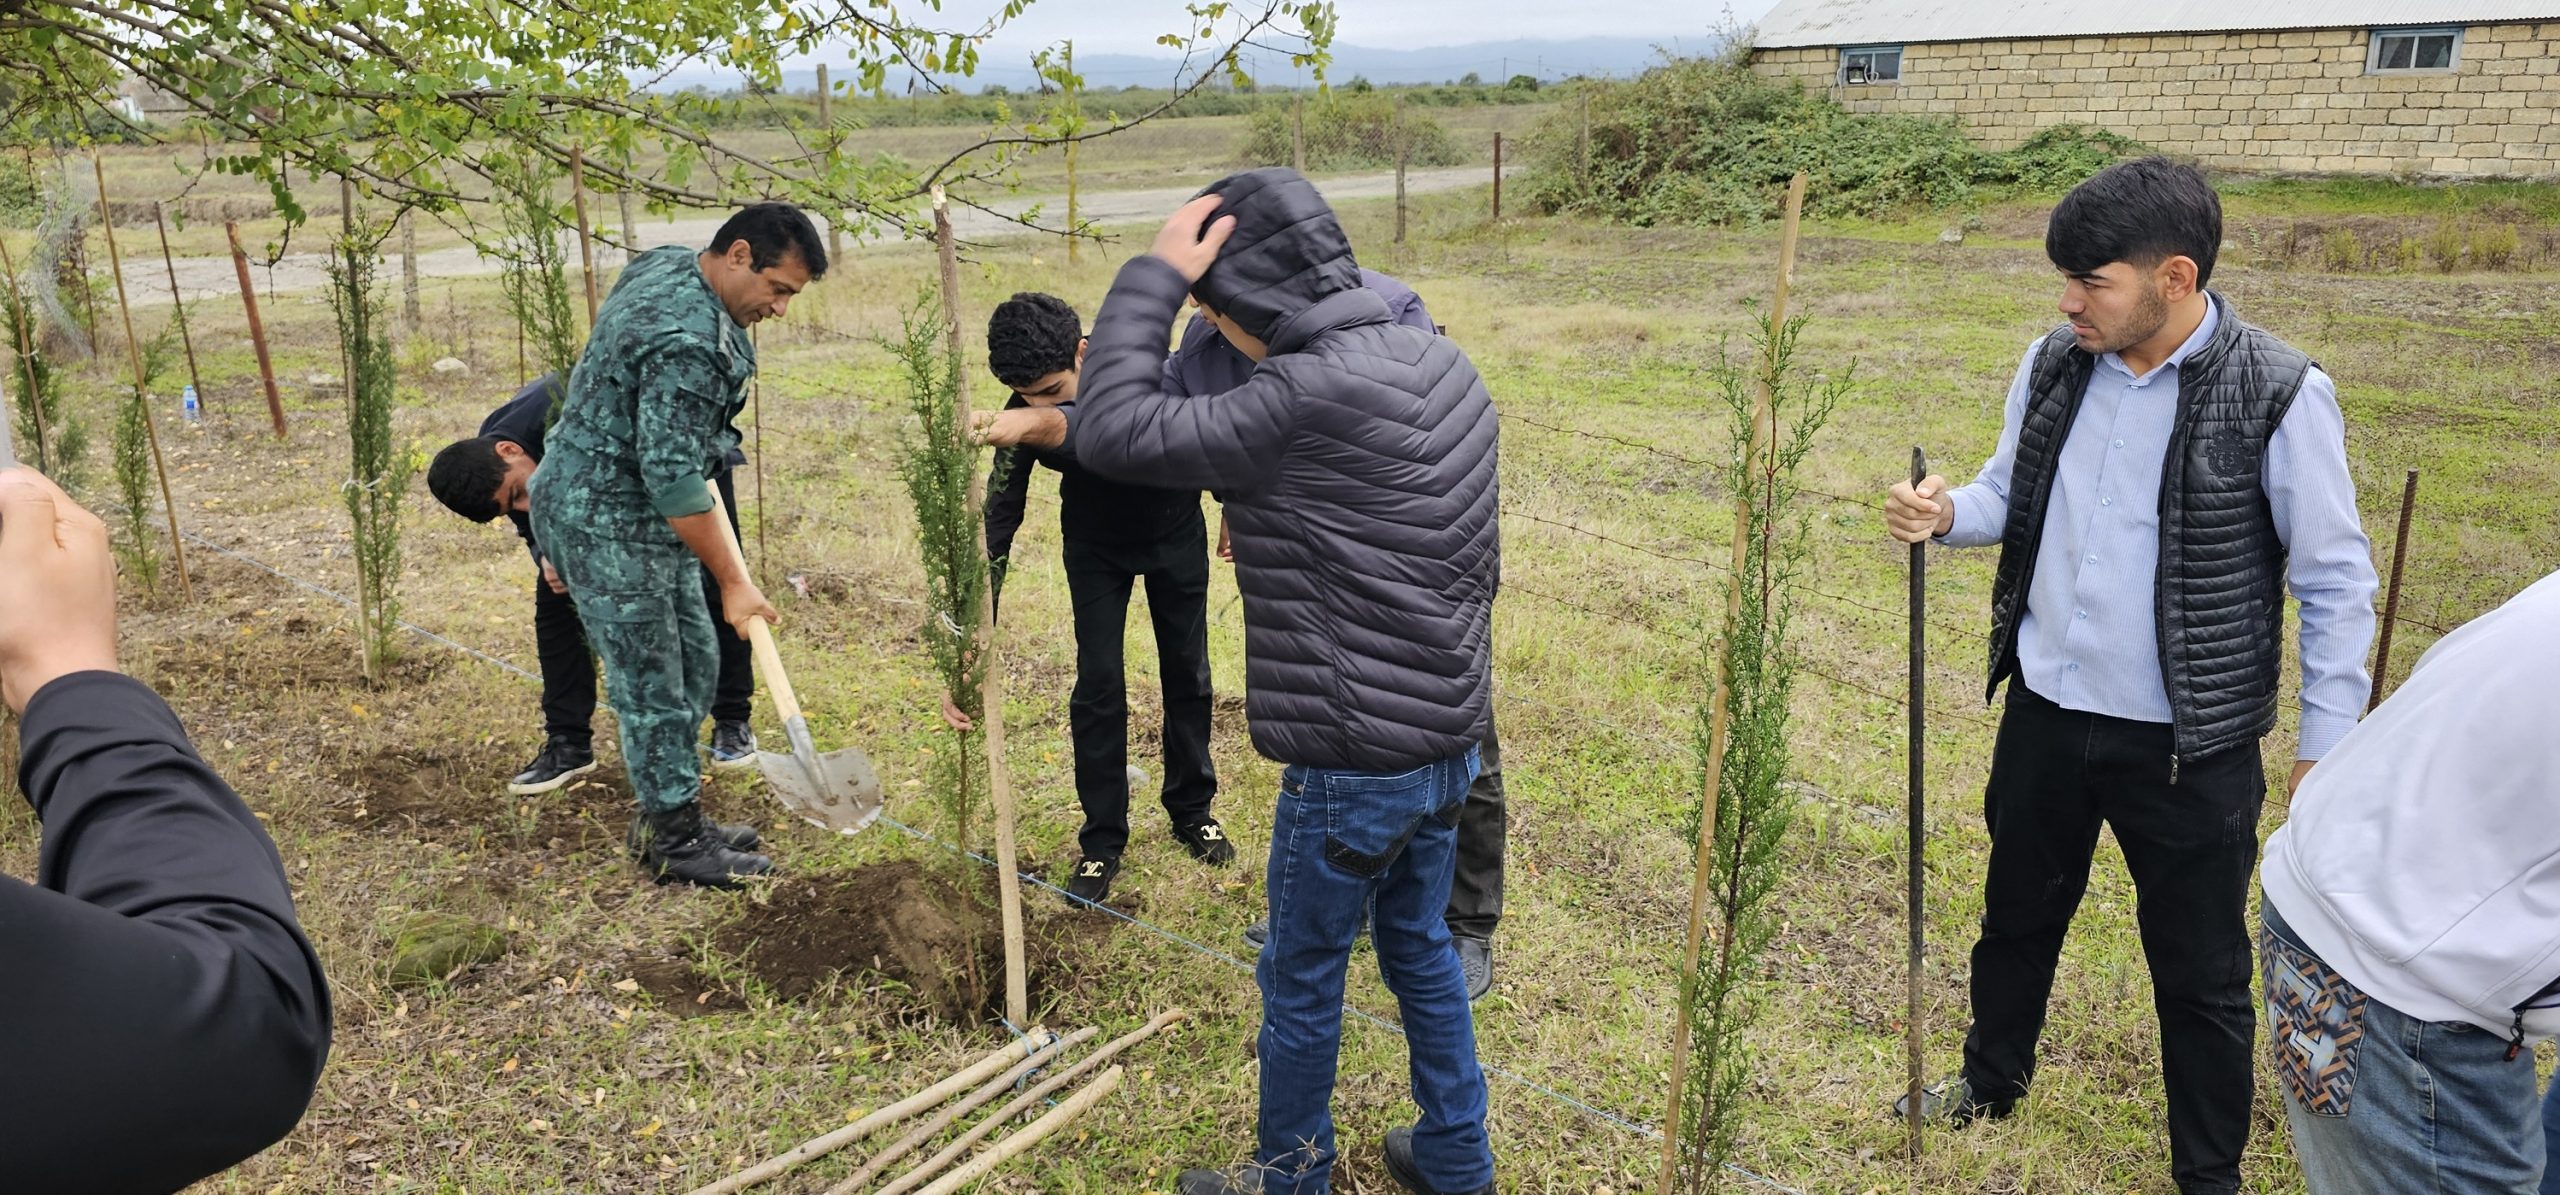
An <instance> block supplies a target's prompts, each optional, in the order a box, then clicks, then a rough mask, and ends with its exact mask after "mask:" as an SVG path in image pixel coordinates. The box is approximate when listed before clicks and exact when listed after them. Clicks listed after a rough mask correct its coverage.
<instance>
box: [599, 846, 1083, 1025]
mask: <svg viewBox="0 0 2560 1195" xmlns="http://www.w3.org/2000/svg"><path fill="white" fill-rule="evenodd" d="M969 880H970V882H969V884H968V886H967V887H966V888H964V887H963V886H962V884H961V883H959V882H957V881H955V879H954V878H953V877H952V876H951V875H949V874H947V873H945V872H942V871H939V870H936V869H934V868H931V867H927V866H925V865H924V864H923V863H921V862H919V861H916V860H912V859H900V860H893V861H890V862H885V863H875V864H871V865H869V866H867V867H863V868H860V869H858V870H856V871H854V872H851V873H850V874H846V875H840V876H824V877H817V878H812V879H788V880H784V881H782V882H781V883H779V884H776V885H774V887H773V888H772V889H771V890H770V891H769V892H768V893H766V894H765V895H764V897H762V898H761V899H759V900H758V901H757V902H756V903H755V904H754V905H753V906H751V907H750V908H748V909H747V910H746V912H745V913H744V914H743V915H741V916H740V917H739V918H738V919H737V920H735V921H732V922H730V923H729V924H728V925H726V926H723V927H721V928H720V929H719V930H717V931H716V932H714V934H713V935H712V939H711V941H712V946H713V948H714V949H715V950H717V951H718V952H719V953H720V954H721V955H723V956H725V957H727V958H731V959H735V960H737V962H738V965H739V966H740V967H741V968H743V969H744V970H745V971H746V973H747V974H749V975H752V976H754V977H755V979H756V980H757V981H758V982H759V983H761V984H763V985H764V986H765V988H766V989H767V990H769V991H770V992H772V993H773V995H774V996H776V997H777V998H779V999H782V1000H786V1001H798V1000H807V999H810V998H813V997H816V996H819V995H821V994H822V993H825V992H827V991H829V990H830V989H833V988H836V987H839V986H845V987H858V988H860V989H862V990H864V991H865V992H867V993H870V994H876V995H882V996H888V997H890V998H892V999H895V1000H899V1001H901V1002H903V1003H905V1004H906V1005H907V1006H908V1007H909V1008H911V1009H913V1010H914V1011H915V1012H917V1013H921V1014H925V1015H929V1016H932V1017H936V1018H939V1019H942V1020H944V1021H949V1022H954V1023H961V1024H970V1023H976V1022H981V1021H987V1020H992V1019H995V1018H997V1017H998V1016H1000V1015H1001V1014H1002V1012H1003V1006H1004V935H1003V928H1002V922H1001V919H1000V917H999V915H998V912H997V904H996V893H995V887H994V879H993V877H992V876H990V875H986V874H985V873H978V874H975V875H972V876H970V877H969ZM1028 913H1029V915H1028V917H1027V924H1026V925H1025V936H1026V937H1027V938H1028V943H1027V945H1026V960H1025V961H1026V963H1027V965H1028V967H1029V971H1030V975H1029V985H1030V992H1031V1002H1032V1005H1033V1007H1034V1008H1035V1009H1042V1010H1045V1009H1046V1008H1049V1007H1053V1006H1055V1005H1056V1004H1058V1003H1060V1002H1062V1001H1063V1000H1065V999H1066V998H1068V997H1070V996H1072V995H1074V994H1075V993H1077V992H1080V991H1082V990H1084V988H1085V987H1086V985H1087V983H1088V982H1089V979H1090V977H1091V974H1092V967H1091V960H1093V959H1094V958H1095V957H1097V956H1099V955H1100V954H1101V953H1102V952H1103V951H1104V950H1105V949H1107V945H1106V944H1107V943H1108V941H1109V940H1110V938H1111V935H1112V931H1113V929H1114V928H1115V926H1116V925H1117V923H1116V922H1114V921H1112V920H1110V919H1107V918H1103V917H1097V916H1091V915H1083V916H1079V915H1076V914H1074V913H1071V912H1066V911H1040V910H1036V909H1034V910H1028ZM628 967H629V971H630V974H631V977H632V978H634V979H636V980H638V981H639V983H640V986H642V987H644V988H646V989H648V990H649V991H650V992H651V993H652V994H654V995H656V996H657V997H658V998H659V999H660V1000H661V1001H662V1002H664V1003H665V1004H666V1005H667V1007H668V1008H670V1009H671V1010H673V1011H674V1012H676V1013H677V1014H678V1015H680V1016H700V1015H703V1014H705V1013H712V1012H722V1011H728V1010H731V1009H736V1008H741V1007H743V1006H744V1005H743V1002H742V1001H741V1000H740V999H739V998H738V995H737V993H736V992H735V991H734V990H732V989H731V988H730V987H729V985H726V984H724V983H722V982H721V981H720V980H719V979H717V978H715V977H713V976H712V975H710V974H709V973H707V972H706V971H705V970H704V969H703V968H702V967H701V966H700V965H699V962H698V960H697V959H695V958H694V957H692V955H691V952H690V950H689V949H688V948H684V947H677V948H672V949H669V950H667V951H664V952H661V953H659V954H656V955H650V956H641V957H635V958H633V959H632V960H631V961H630V963H629V964H628ZM1034 1019H1035V1020H1037V1019H1039V1018H1037V1017H1035V1018H1034Z"/></svg>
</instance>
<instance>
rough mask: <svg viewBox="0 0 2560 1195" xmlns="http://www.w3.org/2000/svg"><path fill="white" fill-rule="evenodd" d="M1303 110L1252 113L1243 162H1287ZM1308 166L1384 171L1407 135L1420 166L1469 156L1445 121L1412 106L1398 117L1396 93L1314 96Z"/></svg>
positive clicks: (1406, 141)
mask: <svg viewBox="0 0 2560 1195" xmlns="http://www.w3.org/2000/svg"><path fill="white" fill-rule="evenodd" d="M1297 119H1298V113H1296V112H1294V111H1292V110H1291V109H1290V108H1289V107H1285V106H1272V107H1266V108H1263V109H1261V110H1259V111H1256V112H1255V113H1254V114H1253V122H1252V123H1251V124H1250V125H1248V126H1247V127H1246V130H1245V142H1244V155H1243V156H1244V161H1245V163H1246V164H1247V165H1251V166H1287V165H1290V164H1291V159H1292V158H1293V157H1294V156H1295V153H1296V137H1297V129H1296V128H1295V122H1296V121H1297ZM1305 119H1306V144H1307V169H1309V170H1379V169H1384V168H1386V167H1389V166H1393V165H1395V164H1396V148H1397V139H1398V138H1399V137H1401V138H1403V140H1404V144H1405V145H1406V146H1407V147H1409V149H1410V151H1411V157H1410V158H1408V159H1407V161H1408V162H1409V163H1410V164H1412V165H1415V166H1455V165H1457V164H1458V163H1460V162H1463V161H1465V160H1466V156H1465V155H1464V154H1462V153H1460V152H1459V151H1458V147H1457V143H1456V142H1454V141H1452V140H1450V138H1449V130H1447V129H1445V128H1443V127H1441V125H1440V122H1439V121H1436V120H1433V119H1432V118H1430V117H1428V116H1424V115H1422V114H1420V113H1418V112H1414V111H1412V110H1410V109H1407V110H1406V111H1405V112H1404V113H1403V116H1402V119H1401V122H1399V120H1398V116H1397V112H1396V102H1395V99H1394V97H1392V96H1389V95H1386V94H1383V93H1380V92H1374V91H1372V92H1363V93H1359V94H1353V95H1342V94H1329V95H1321V96H1313V97H1309V99H1308V100H1307V102H1306V107H1305Z"/></svg>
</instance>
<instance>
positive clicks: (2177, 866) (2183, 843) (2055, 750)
mask: <svg viewBox="0 0 2560 1195" xmlns="http://www.w3.org/2000/svg"><path fill="white" fill-rule="evenodd" d="M2221 243H2222V205H2221V201H2220V199H2219V198H2218V197H2217V196H2216V195H2215V194H2214V192H2213V188H2212V187H2211V186H2210V185H2209V184H2207V183H2206V182H2205V180H2204V177H2203V176H2202V175H2201V174H2199V173H2198V172H2197V171H2195V170H2194V169H2193V168H2191V167H2186V166H2180V165H2175V164H2172V163H2170V162H2168V161H2166V160H2164V159H2160V158H2146V159H2142V160H2139V161H2133V162H2125V163H2121V164H2118V165H2116V166H2112V167H2109V168H2108V169H2106V170H2105V171H2102V172H2100V173H2099V174H2098V175H2096V176H2095V177H2093V178H2091V179H2089V180H2088V181H2087V182H2085V183H2082V184H2081V185H2080V186H2079V187H2077V188H2075V189H2074V190H2073V191H2072V192H2071V194H2070V195H2069V196H2067V197H2065V198H2064V199H2063V201H2062V204H2061V206H2059V207H2057V208H2056V209H2054V213H2053V219H2052V223H2051V225H2050V227H2049V228H2048V230H2047V231H2046V234H2045V253H2046V256H2048V257H2049V258H2051V259H2052V261H2053V264H2054V267H2055V268H2056V269H2057V270H2060V271H2061V273H2062V275H2063V286H2062V302H2061V310H2062V314H2063V315H2064V316H2065V317H2066V318H2067V319H2068V320H2069V321H2070V322H2069V323H2068V324H2067V325H2065V326H2063V327H2061V328H2057V329H2055V330H2054V331H2053V332H2052V333H2051V334H2050V335H2047V336H2044V337H2042V338H2040V339H2038V340H2037V341H2036V342H2035V343H2034V344H2032V345H2030V346H2029V347H2028V349H2027V353H2026V357H2025V359H2024V360H2022V361H2020V362H2019V364H2018V372H2017V376H2016V380H2015V381H2014V382H2012V383H2011V385H2010V388H2009V399H2008V406H2007V413H2006V416H2005V419H2004V422H2003V425H2002V428H2001V433H2000V443H1999V446H1998V449H1997V450H1996V451H1995V452H1994V454H1993V455H1992V457H1991V461H1990V463H1989V464H1987V465H1985V466H1983V469H1982V473H1981V475H1980V476H1978V477H1976V478H1975V479H1974V481H1973V483H1972V484H1970V485H1967V486H1964V487H1962V488H1959V489H1955V490H1949V489H1948V488H1947V486H1946V482H1945V479H1943V478H1939V477H1930V478H1928V479H1926V480H1925V481H1923V482H1921V483H1920V484H1919V485H1918V486H1916V487H1915V486H1913V485H1911V484H1910V483H1909V482H1901V483H1897V484H1896V485H1894V486H1893V488H1892V491H1891V493H1890V495H1889V498H1888V501H1887V504H1886V521H1887V523H1888V524H1889V526H1890V528H1891V530H1892V533H1893V535H1894V537H1895V538H1897V539H1900V540H1902V541H1904V542H1908V543H1917V542H1919V541H1921V540H1923V539H1929V538H1932V537H1934V538H1935V540H1936V542H1938V543H1941V544H1946V545H1949V546H1954V547H1974V546H1986V545H1990V544H1995V543H1996V544H1999V545H2000V564H1999V571H1998V574H1997V581H1996V582H1995V585H1994V588H1993V593H1992V612H1991V681H1990V683H1991V687H1992V689H1993V690H1995V691H1996V689H1997V688H1998V686H1999V683H2000V682H2001V681H2003V680H2007V681H2009V682H2010V684H2009V696H2008V705H2007V708H2006V710H2005V712H2004V713H2003V715H2002V717H2001V722H2000V734H1999V739H1998V741H1997V743H1996V745H1995V746H1994V747H1993V750H1992V759H1991V778H1990V782H1989V784H1988V786H1987V788H1986V791H1985V793H1984V802H1983V803H1984V816H1985V818H1986V820H1987V821H1988V822H1989V825H1990V832H1991V862H1990V867H1989V873H1988V875H1987V876H1986V878H1985V882H1984V893H1983V906H1984V908H1983V916H1982V936H1981V938H1980V940H1979V941H1978V942H1976V944H1975V945H1974V948H1973V980H1972V986H1973V1027H1972V1031H1971V1032H1970V1033H1969V1034H1967V1035H1966V1037H1965V1047H1964V1071H1963V1073H1962V1074H1961V1075H1960V1076H1958V1077H1956V1078H1954V1079H1950V1080H1949V1081H1948V1082H1946V1083H1945V1084H1943V1085H1941V1086H1940V1087H1938V1088H1936V1089H1933V1090H1932V1091H1931V1093H1930V1098H1929V1100H1928V1101H1927V1106H1926V1108H1925V1109H1924V1110H1926V1111H1928V1112H1930V1113H1931V1114H1933V1115H1943V1116H1946V1117H1948V1118H1951V1119H1952V1120H1954V1121H1955V1122H1956V1123H1958V1124H1963V1123H1969V1122H1970V1121H1972V1120H1973V1119H1975V1118H1977V1117H1983V1116H1988V1117H1993V1118H1997V1117H2001V1116H2006V1115H2008V1114H2009V1112H2010V1110H2011V1109H2012V1108H2013V1107H2014V1105H2015V1103H2016V1101H2017V1099H2018V1097H2020V1096H2022V1095H2024V1094H2026V1090H2027V1084H2028V1080H2029V1079H2030V1078H2031V1077H2032V1076H2033V1074H2034V1071H2035V1048H2036V1038H2037V1035H2038V1034H2039V1033H2040V1032H2041V1031H2042V1029H2043V1027H2044V1019H2045V1003H2046V1000H2047V997H2048V996H2049V995H2050V994H2051V991H2052V987H2053V974H2054V964H2055V961H2056V960H2057V959H2058V958H2059V956H2060V954H2061V950H2062V939H2063V934H2064V932H2065V931H2066V930H2068V929H2069V927H2070V924H2071V917H2072V914H2073V912H2074V911H2075V910H2076V909H2077V908H2078V907H2079V903H2080V897H2081V894H2082V893H2083V892H2084V891H2085V890H2086V889H2087V886H2088V878H2089V863H2090V858H2091V855H2092V852H2093V851H2094V850H2095V848H2096V845H2097V839H2098V828H2099V826H2100V825H2101V824H2102V823H2103V824H2105V825H2106V826H2108V827H2110V828H2112V829H2113V830H2114V831H2115V836H2116V841H2117V843H2118V844H2119V845H2120V846H2121V847H2122V848H2123V850H2124V856H2125V864H2126V867H2127V869H2128V870H2129V871H2130V872H2131V873H2132V876H2133V882H2134V888H2135V891H2136V892H2137V893H2138V895H2139V911H2138V916H2139V919H2140V923H2141V928H2142V946H2143V953H2144V956H2145V958H2146V959H2147V960H2148V962H2149V964H2150V969H2151V982H2152V988H2153V1006H2154V1010H2155V1012H2156V1014H2157V1016H2158V1017H2159V1022H2160V1048H2161V1057H2162V1070H2163V1072H2164V1076H2165V1079H2166V1085H2167V1090H2168V1104H2169V1108H2168V1112H2169V1153H2170V1169H2171V1173H2172V1176H2173V1177H2174V1178H2175V1179H2176V1181H2177V1185H2178V1190H2179V1191H2180V1192H2181V1195H2227V1193H2229V1192H2236V1191H2238V1190H2239V1182H2240V1169H2239V1167H2240V1154H2241V1149H2242V1147H2243V1146H2244V1145H2246V1144H2247V1141H2248V1136H2249V1118H2250V1099H2251V1097H2252V1095H2253V1094H2254V1093H2255V1092H2256V1082H2255V1080H2254V1079H2253V1078H2252V1076H2251V1068H2250V1050H2251V1042H2252V1040H2253V1036H2254V1031H2255V1026H2256V1020H2255V1017H2254V1012H2253V1008H2252V1005H2251V1002H2250V995H2249V966H2250V951H2249V931H2248V924H2247V914H2246V909H2245V900H2246V896H2247V890H2248V886H2249V874H2250V871H2251V870H2252V868H2253V867H2254V866H2255V864H2256V862H2257V851H2258V836H2257V826H2258V812H2259V807H2260V805H2261V803H2262V802H2263V800H2264V797H2265V794H2266V788H2267V777H2266V774H2265V771H2264V767H2263V765H2262V763H2261V762H2260V759H2259V754H2258V740H2259V738H2260V737H2261V736H2263V735H2265V734H2266V733H2267V731H2268V730H2270V729H2272V728H2273V727H2274V725H2275V723H2276V705H2277V692H2278V689H2279V685H2278V680H2279V677H2278V671H2279V665H2280V664H2281V662H2282V659H2283V654H2284V651H2283V648H2284V645H2283V642H2282V632H2283V626H2284V596H2285V592H2286V591H2287V589H2288V588H2289V589H2290V590H2291V591H2292V593H2293V595H2294V597H2295V598H2296V599H2297V600H2298V601H2299V602H2300V603H2301V658H2302V723H2301V734H2300V742H2299V746H2298V748H2297V750H2296V752H2295V762H2294V764H2293V770H2292V779H2291V781H2290V783H2289V784H2288V787H2287V791H2288V792H2290V791H2291V785H2295V784H2299V783H2301V781H2302V777H2303V774H2304V773H2305V772H2307V771H2309V770H2310V768H2311V766H2312V764H2313V763H2314V762H2315V761H2317V760H2318V759H2319V758H2320V757H2321V755H2322V754H2324V753H2325V752H2327V751H2328V749H2329V748H2330V747H2331V746H2333V745H2335V744H2336V743H2337V741H2338V740H2339V739H2341V738H2343V737H2345V735H2346V732H2347V730H2348V729H2349V728H2350V727H2352V726H2353V725H2354V724H2355V721H2356V718H2357V716H2358V715H2359V714H2360V713H2361V712H2362V710H2363V709H2364V705H2365V697H2366V695H2367V693H2368V691H2369V688H2370V683H2369V681H2368V679H2367V678H2366V676H2365V672H2364V666H2363V660H2364V653H2365V646H2366V644H2367V643H2368V642H2369V641H2370V640H2371V638H2372V635H2373V590H2374V576H2373V565H2372V560H2371V546H2370V545H2369V544H2368V543H2367V542H2366V540H2365V536H2364V531H2363V527H2362V524H2361V523H2360V522H2359V521H2358V519H2357V517H2356V508H2355V487H2354V483H2353V480H2352V479H2351V478H2350V476H2349V474H2348V469H2347V455H2346V429H2345V422H2344V419H2343V418H2342V416H2341V415H2340V414H2339V410H2338V398H2337V390H2336V387H2335V386H2334V385H2333V384H2332V383H2331V382H2330V380H2329V378H2328V375H2326V374H2324V373H2322V372H2321V371H2320V369H2319V367H2318V366H2317V365H2314V364H2313V363H2312V361H2311V359H2310V358H2309V357H2307V356H2304V355H2303V354H2302V353H2301V352H2300V351H2298V350H2296V349H2293V348H2291V347H2290V346H2288V345H2286V344H2285V343H2284V342H2282V341H2280V340H2277V339H2276V338H2275V337H2274V336H2272V335H2269V334H2268V333H2266V332H2264V331H2262V330H2260V329H2258V328H2255V327H2252V326H2250V325H2248V324H2246V323H2243V322H2241V320H2240V316H2239V313H2238V312H2236V311H2234V310H2232V307H2231V304H2230V302H2229V300H2227V299H2225V298H2224V297H2223V296H2221V295H2218V294H2215V293H2213V292H2211V291H2208V290H2206V289H2205V285H2206V283H2207V282H2208V281H2209V280H2210V279H2211V277H2212V274H2213V264H2214V256H2215V251H2216V250H2217V249H2218V248H2219V247H2220V245H2221Z"/></svg>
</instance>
